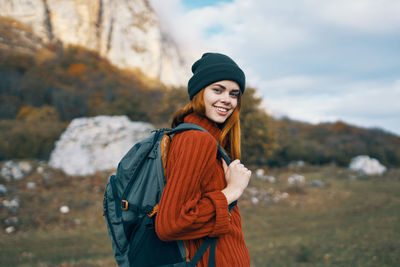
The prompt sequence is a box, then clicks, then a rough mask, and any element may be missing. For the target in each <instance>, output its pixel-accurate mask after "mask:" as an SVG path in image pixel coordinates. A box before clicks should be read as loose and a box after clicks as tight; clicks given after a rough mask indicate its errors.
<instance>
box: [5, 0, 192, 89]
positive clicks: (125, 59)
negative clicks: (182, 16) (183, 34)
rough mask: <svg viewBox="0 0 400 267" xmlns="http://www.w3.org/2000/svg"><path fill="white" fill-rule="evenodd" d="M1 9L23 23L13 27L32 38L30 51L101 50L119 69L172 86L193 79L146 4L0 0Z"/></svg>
mask: <svg viewBox="0 0 400 267" xmlns="http://www.w3.org/2000/svg"><path fill="white" fill-rule="evenodd" d="M0 7H1V8H0V16H2V17H6V18H12V19H14V20H16V21H17V22H19V23H17V22H14V24H13V26H15V27H17V28H18V29H19V30H20V31H22V32H23V34H22V35H21V34H20V36H19V37H20V38H21V36H25V37H27V36H28V35H29V34H30V35H31V36H28V37H30V38H25V41H28V42H25V45H24V46H25V47H30V49H33V48H34V47H35V46H40V45H41V43H43V44H47V43H52V42H61V43H62V44H63V45H78V46H82V47H84V48H87V49H90V50H93V51H96V52H98V53H99V55H101V56H103V57H105V58H107V59H108V60H109V61H110V62H111V63H112V64H114V65H116V66H118V67H120V68H124V69H140V70H141V71H142V72H143V73H146V75H147V76H149V77H151V78H156V79H158V80H160V81H162V82H163V83H165V84H167V85H182V84H184V83H185V82H186V81H187V78H188V77H189V67H188V65H187V63H186V61H185V59H184V58H183V56H182V55H181V54H180V53H179V47H178V45H177V44H176V43H175V42H174V40H173V39H172V38H171V36H170V35H169V34H168V33H167V32H165V31H164V30H162V27H160V26H161V25H160V22H159V20H158V17H157V15H156V13H155V12H154V11H153V9H152V8H151V6H150V4H149V2H148V1H147V0H91V1H84V0H0ZM4 19H5V18H3V20H4ZM0 33H1V32H0ZM27 33H29V34H27ZM17 35H18V34H17ZM2 37H3V36H2ZM3 39H4V37H3V38H0V48H2V47H3V49H4V46H6V45H7V43H4V40H3ZM7 39H8V38H7ZM12 39H13V40H16V39H15V38H12ZM29 40H30V42H29ZM14 43H15V42H14ZM8 45H10V44H8ZM10 47H11V48H12V49H14V46H12V45H11V46H10ZM28 50H29V49H28Z"/></svg>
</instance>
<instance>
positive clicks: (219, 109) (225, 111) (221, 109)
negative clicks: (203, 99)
mask: <svg viewBox="0 0 400 267" xmlns="http://www.w3.org/2000/svg"><path fill="white" fill-rule="evenodd" d="M214 107H215V108H216V109H217V111H220V112H223V113H227V112H228V111H229V110H230V109H227V108H223V107H217V106H214Z"/></svg>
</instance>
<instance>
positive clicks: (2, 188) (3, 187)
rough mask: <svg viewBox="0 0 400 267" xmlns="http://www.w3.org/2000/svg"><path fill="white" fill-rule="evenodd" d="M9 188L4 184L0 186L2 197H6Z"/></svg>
mask: <svg viewBox="0 0 400 267" xmlns="http://www.w3.org/2000/svg"><path fill="white" fill-rule="evenodd" d="M7 192H8V190H7V187H6V186H5V185H3V184H0V197H4V196H5V195H6V194H7Z"/></svg>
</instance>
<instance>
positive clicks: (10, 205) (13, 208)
mask: <svg viewBox="0 0 400 267" xmlns="http://www.w3.org/2000/svg"><path fill="white" fill-rule="evenodd" d="M2 204H3V207H5V208H6V209H7V210H8V212H9V213H10V214H14V215H15V214H18V209H19V200H18V199H16V198H14V199H12V200H7V199H5V200H3V202H2Z"/></svg>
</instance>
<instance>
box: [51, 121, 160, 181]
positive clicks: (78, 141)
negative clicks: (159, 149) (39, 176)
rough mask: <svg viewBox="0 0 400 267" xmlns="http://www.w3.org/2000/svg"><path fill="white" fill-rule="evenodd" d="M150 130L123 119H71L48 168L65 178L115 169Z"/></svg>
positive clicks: (146, 126)
mask: <svg viewBox="0 0 400 267" xmlns="http://www.w3.org/2000/svg"><path fill="white" fill-rule="evenodd" d="M153 129H154V128H153V126H152V125H151V124H149V123H144V122H132V121H130V120H129V119H128V117H126V116H97V117H92V118H78V119H74V120H73V121H72V122H71V123H70V125H69V126H68V128H67V129H66V131H65V132H64V133H63V134H62V135H61V137H60V139H59V140H58V141H57V142H56V147H55V149H54V150H53V151H52V153H51V155H50V161H49V165H50V166H51V167H53V168H56V169H61V170H63V171H64V172H65V173H66V174H68V175H90V174H94V173H95V172H97V171H105V170H112V169H115V168H117V165H118V162H119V161H120V160H121V158H122V157H123V156H124V155H125V153H126V152H128V150H129V149H130V148H131V147H132V146H133V145H134V144H135V143H136V142H138V141H139V140H142V139H144V138H146V137H147V136H149V135H150V131H151V130H153Z"/></svg>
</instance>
